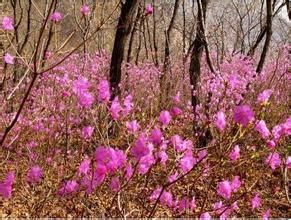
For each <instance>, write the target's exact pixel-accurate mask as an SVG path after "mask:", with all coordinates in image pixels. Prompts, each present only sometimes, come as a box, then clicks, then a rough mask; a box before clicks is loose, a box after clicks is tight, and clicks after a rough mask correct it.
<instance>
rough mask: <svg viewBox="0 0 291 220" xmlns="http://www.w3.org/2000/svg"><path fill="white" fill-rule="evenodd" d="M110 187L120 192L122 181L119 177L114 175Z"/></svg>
mask: <svg viewBox="0 0 291 220" xmlns="http://www.w3.org/2000/svg"><path fill="white" fill-rule="evenodd" d="M109 187H110V189H111V190H112V191H114V192H118V191H119V190H120V182H119V178H118V177H113V178H112V180H111V183H110V186H109Z"/></svg>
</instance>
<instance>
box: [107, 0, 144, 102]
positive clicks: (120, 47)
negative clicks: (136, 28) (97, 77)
mask: <svg viewBox="0 0 291 220" xmlns="http://www.w3.org/2000/svg"><path fill="white" fill-rule="evenodd" d="M139 1H140V0H126V1H125V3H124V4H122V7H121V14H120V17H119V20H118V26H117V30H116V34H115V40H114V45H113V51H112V57H111V64H110V77H109V81H110V86H111V101H112V100H113V99H114V98H115V97H116V96H118V95H119V94H120V87H119V83H120V81H121V64H122V61H123V58H124V50H125V45H126V41H127V38H128V35H129V34H130V31H131V27H132V24H133V17H134V14H135V11H136V8H137V6H138V3H139Z"/></svg>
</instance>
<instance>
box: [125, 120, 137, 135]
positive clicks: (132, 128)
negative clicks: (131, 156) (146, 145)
mask: <svg viewBox="0 0 291 220" xmlns="http://www.w3.org/2000/svg"><path fill="white" fill-rule="evenodd" d="M125 126H126V128H127V130H128V132H129V133H130V134H135V133H136V132H137V131H138V129H139V128H140V126H139V124H138V122H137V120H133V121H127V122H126V123H125Z"/></svg>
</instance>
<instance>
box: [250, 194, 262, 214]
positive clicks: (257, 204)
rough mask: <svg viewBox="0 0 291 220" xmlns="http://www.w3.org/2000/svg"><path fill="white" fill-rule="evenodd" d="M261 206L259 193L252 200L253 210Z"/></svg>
mask: <svg viewBox="0 0 291 220" xmlns="http://www.w3.org/2000/svg"><path fill="white" fill-rule="evenodd" d="M260 206H261V198H260V195H259V193H256V195H255V196H254V197H253V198H252V209H253V210H254V209H256V208H258V207H260Z"/></svg>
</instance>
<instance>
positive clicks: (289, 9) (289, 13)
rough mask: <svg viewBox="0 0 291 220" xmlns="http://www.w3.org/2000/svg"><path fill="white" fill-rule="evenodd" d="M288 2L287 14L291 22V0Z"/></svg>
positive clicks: (287, 0) (286, 0)
mask: <svg viewBox="0 0 291 220" xmlns="http://www.w3.org/2000/svg"><path fill="white" fill-rule="evenodd" d="M285 2H286V7H287V13H288V17H289V20H291V7H290V5H291V3H290V0H285Z"/></svg>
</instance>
